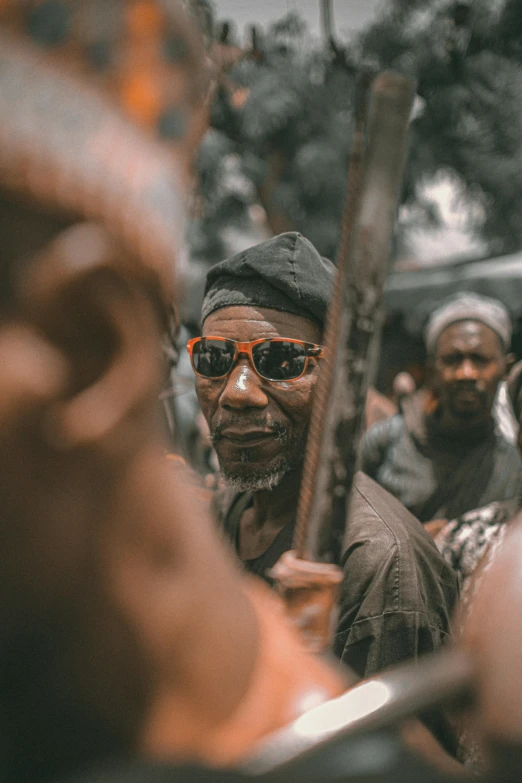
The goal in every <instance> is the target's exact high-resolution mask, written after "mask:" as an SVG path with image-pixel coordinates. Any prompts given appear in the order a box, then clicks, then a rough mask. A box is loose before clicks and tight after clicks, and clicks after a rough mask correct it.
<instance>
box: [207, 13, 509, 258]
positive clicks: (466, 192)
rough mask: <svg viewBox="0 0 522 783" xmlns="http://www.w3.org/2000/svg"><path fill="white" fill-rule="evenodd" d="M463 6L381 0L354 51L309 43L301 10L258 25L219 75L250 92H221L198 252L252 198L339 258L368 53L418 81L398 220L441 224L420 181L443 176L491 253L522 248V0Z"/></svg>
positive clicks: (280, 225)
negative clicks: (237, 95)
mask: <svg viewBox="0 0 522 783" xmlns="http://www.w3.org/2000/svg"><path fill="white" fill-rule="evenodd" d="M465 5H466V4H465V3H455V1H454V0H388V2H387V3H386V4H385V5H384V11H383V13H382V16H381V18H379V19H377V20H376V22H375V23H374V24H372V26H371V27H370V28H369V29H367V30H366V31H365V32H364V34H363V35H362V36H361V38H360V40H359V41H357V42H353V43H352V45H351V47H352V48H351V49H350V48H348V47H344V49H339V48H337V49H336V48H332V49H327V48H326V47H325V45H324V44H321V43H320V42H315V43H314V42H311V41H310V38H309V36H308V33H307V30H306V27H305V26H304V24H303V22H302V21H301V20H300V19H299V17H298V16H296V15H295V14H290V15H287V16H286V17H284V18H283V19H282V20H280V21H279V22H277V23H276V24H275V25H273V26H272V27H271V28H270V29H269V30H267V31H266V33H265V34H264V35H259V36H258V39H259V41H260V44H259V51H256V52H253V53H252V54H251V55H250V56H249V55H247V56H245V57H244V58H243V59H242V60H241V61H240V62H239V63H238V64H237V65H236V66H235V68H234V69H233V70H232V72H231V73H229V74H227V80H228V82H227V83H228V85H230V84H232V85H235V86H236V88H237V89H239V90H243V91H245V92H244V95H245V96H248V97H247V98H246V100H245V101H243V102H239V104H238V103H236V102H234V100H233V96H232V95H231V90H230V88H229V87H228V88H223V89H221V90H220V91H219V92H218V95H217V97H216V100H215V103H214V106H213V109H212V125H213V130H212V131H211V132H210V133H209V136H208V137H207V139H205V141H204V143H203V145H202V148H201V151H200V157H199V161H198V173H199V175H200V186H201V202H202V203H201V205H200V211H199V214H198V230H197V231H196V235H197V237H198V241H197V243H196V245H197V247H198V253H199V255H201V256H207V257H208V258H213V259H215V257H216V253H219V250H220V249H223V243H222V239H221V237H222V234H223V230H224V228H226V227H228V226H230V225H231V224H234V223H235V224H237V223H243V224H244V223H245V221H246V220H247V215H248V207H249V206H250V205H251V204H252V203H255V202H258V203H261V204H262V205H263V207H264V208H265V211H266V214H267V218H268V222H269V225H270V226H271V228H272V230H273V231H279V230H284V229H285V228H293V229H296V230H299V231H302V233H304V234H305V235H306V236H308V237H309V238H310V239H311V240H312V242H314V243H315V244H316V246H317V247H318V249H319V251H320V252H321V253H322V254H324V255H327V256H329V257H332V258H334V257H335V254H336V248H337V244H338V240H339V226H340V218H341V212H342V207H343V203H344V199H345V188H346V174H347V165H348V157H349V153H350V146H351V137H352V132H353V103H354V94H355V86H356V76H357V71H358V69H359V68H360V67H361V64H362V63H363V62H367V61H370V62H372V63H373V62H375V63H378V65H379V66H380V67H381V68H394V69H396V70H399V71H402V72H404V73H406V74H407V75H409V76H411V77H413V78H415V79H416V80H417V84H418V94H419V95H420V96H421V98H422V102H423V110H422V112H421V113H420V115H419V116H418V117H417V118H416V119H415V120H414V122H413V123H412V128H411V136H410V144H409V154H408V161H407V168H406V175H405V183H404V189H403V196H402V197H403V203H404V204H406V205H407V206H408V207H409V209H408V210H407V217H406V218H405V223H404V226H403V228H404V231H405V232H407V231H408V230H409V229H410V228H412V227H413V228H414V227H418V226H424V227H426V226H434V225H435V224H436V223H437V220H438V210H437V208H436V205H435V204H434V203H433V202H430V201H429V200H428V199H427V197H426V193H425V188H424V186H425V185H426V184H428V183H430V182H431V181H436V180H437V179H440V176H441V174H444V173H446V174H447V175H448V176H450V177H451V179H452V180H453V181H454V182H456V183H457V184H458V187H459V190H460V191H461V193H462V200H463V203H464V204H465V205H466V206H467V207H468V208H469V215H470V225H471V227H472V229H473V230H474V231H475V233H476V235H477V236H480V237H482V238H483V239H485V240H486V241H487V242H488V243H489V246H490V249H491V251H492V252H496V253H501V252H506V251H510V250H513V249H515V248H519V247H521V246H522V204H521V200H522V195H521V194H522V107H521V101H520V98H519V96H520V95H521V94H522V44H521V41H522V11H521V7H522V3H520V0H495V1H494V0H474V2H473V3H472V4H470V5H469V12H468V10H467V9H466V7H465ZM459 14H460V16H459ZM463 20H464V21H463ZM230 159H233V161H234V162H235V164H234V165H235V167H236V168H235V175H234V176H233V177H231V176H230V166H228V169H227V163H226V162H227V160H228V161H230ZM238 178H239V180H241V185H240V186H238V181H239V180H238ZM245 183H247V184H245ZM402 240H403V242H404V237H403V238H402Z"/></svg>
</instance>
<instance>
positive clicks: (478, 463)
mask: <svg viewBox="0 0 522 783" xmlns="http://www.w3.org/2000/svg"><path fill="white" fill-rule="evenodd" d="M422 402H423V395H422V393H421V392H419V393H417V394H416V395H414V396H413V398H412V399H411V400H409V401H408V403H407V404H405V406H404V411H403V413H402V414H398V415H396V416H392V417H391V418H390V419H387V420H385V421H379V422H377V424H375V425H374V426H373V427H371V429H369V430H368V432H366V434H365V436H364V438H363V440H362V443H361V469H362V470H364V472H365V473H367V474H368V475H369V476H371V477H372V478H373V479H375V481H377V482H378V483H379V484H380V485H381V486H382V487H384V488H385V489H387V490H388V492H391V493H392V495H395V497H396V498H398V499H399V500H400V502H401V503H402V504H403V505H404V506H406V508H408V509H409V510H410V511H411V512H412V513H413V514H415V516H416V517H417V519H420V521H421V522H428V521H430V520H431V519H454V518H455V517H458V516H460V515H461V514H464V513H466V512H467V511H470V510H471V509H474V508H480V507H481V506H485V505H486V504H488V503H491V502H492V501H495V500H498V501H504V500H511V499H512V498H515V497H518V496H519V495H520V494H521V491H522V460H521V458H520V455H519V453H518V450H517V448H516V446H515V445H514V444H512V443H509V442H508V441H507V440H506V439H505V437H504V436H503V435H502V434H501V433H500V432H498V431H496V430H495V428H494V423H493V421H492V422H491V427H490V428H489V429H488V430H487V431H485V432H484V433H483V434H480V435H479V436H478V437H476V438H475V440H470V439H469V438H468V439H465V438H464V436H463V435H462V434H461V435H459V434H458V433H453V436H452V437H451V435H452V433H447V434H444V433H441V432H439V431H438V429H437V420H436V417H432V416H427V415H425V414H424V411H423V410H422Z"/></svg>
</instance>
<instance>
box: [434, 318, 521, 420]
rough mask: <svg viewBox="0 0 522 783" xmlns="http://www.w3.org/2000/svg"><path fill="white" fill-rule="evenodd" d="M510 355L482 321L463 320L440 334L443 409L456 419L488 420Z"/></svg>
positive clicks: (438, 364)
mask: <svg viewBox="0 0 522 783" xmlns="http://www.w3.org/2000/svg"><path fill="white" fill-rule="evenodd" d="M505 372H506V357H505V354H504V351H503V350H502V346H501V343H500V339H499V337H498V335H497V334H496V333H495V332H494V331H493V330H492V329H490V328H489V326H486V325H485V324H482V323H479V322H478V321H460V322H458V323H455V324H451V325H450V326H448V327H447V328H446V329H445V330H444V331H443V332H442V334H441V336H440V337H439V340H438V343H437V348H436V354H435V378H434V386H435V390H436V391H437V392H438V393H439V395H440V402H441V406H442V409H443V412H445V413H448V414H450V416H451V417H452V418H453V419H454V420H455V421H456V422H462V423H464V422H466V421H480V420H486V419H487V418H489V417H490V415H491V408H492V405H493V401H494V399H495V394H496V392H497V387H498V384H499V382H500V381H501V380H502V378H503V377H504V375H505Z"/></svg>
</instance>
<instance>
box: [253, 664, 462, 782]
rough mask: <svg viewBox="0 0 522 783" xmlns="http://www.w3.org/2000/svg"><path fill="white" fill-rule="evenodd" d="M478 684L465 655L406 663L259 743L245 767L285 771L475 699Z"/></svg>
mask: <svg viewBox="0 0 522 783" xmlns="http://www.w3.org/2000/svg"><path fill="white" fill-rule="evenodd" d="M472 686H473V668H472V664H471V661H470V659H469V657H468V656H467V655H466V654H465V653H464V652H462V651H458V650H452V651H451V652H445V653H444V654H440V653H439V654H433V655H431V656H426V657H425V658H422V659H420V660H419V661H417V662H415V663H411V662H410V663H407V664H402V665H401V666H398V667H397V668H395V669H393V670H391V671H389V672H386V673H384V674H381V675H378V676H377V677H372V678H371V679H369V680H365V681H364V682H362V683H360V684H359V685H356V686H355V687H354V688H352V689H351V690H349V691H347V692H346V693H345V694H343V695H342V696H339V697H338V698H336V699H332V700H330V701H327V702H324V703H323V704H321V705H319V706H318V707H315V708H314V709H312V710H310V711H309V712H306V713H304V714H303V715H302V716H301V717H300V718H298V719H297V720H295V721H294V722H293V723H292V724H290V725H289V726H288V727H286V728H285V729H283V730H281V731H279V732H277V733H275V734H273V735H272V736H271V737H270V738H269V739H268V740H266V741H265V742H263V743H262V744H260V745H258V746H257V748H256V750H255V753H254V754H253V755H252V756H250V758H249V759H248V760H247V761H246V762H245V763H244V765H243V769H244V770H245V771H246V772H248V773H249V774H252V775H260V774H264V773H266V772H270V771H272V770H276V769H277V770H278V771H280V770H281V769H282V768H284V767H285V765H286V764H290V763H293V762H295V761H297V760H302V759H304V758H306V757H307V756H309V755H312V754H313V753H315V751H316V750H318V749H319V748H322V749H324V748H325V747H326V746H328V745H333V744H334V743H337V742H338V741H339V740H340V739H346V740H348V739H351V738H352V737H355V736H357V735H359V734H362V733H365V734H367V733H369V732H371V731H377V730H379V729H383V728H385V727H388V726H393V725H395V724H396V723H397V722H400V721H402V720H405V719H407V718H410V717H412V716H414V715H415V714H416V713H418V712H420V711H422V710H425V709H428V708H431V707H434V706H437V705H440V704H442V703H448V702H451V701H456V700H457V699H459V698H460V699H462V698H468V699H469V698H470V696H471V694H472Z"/></svg>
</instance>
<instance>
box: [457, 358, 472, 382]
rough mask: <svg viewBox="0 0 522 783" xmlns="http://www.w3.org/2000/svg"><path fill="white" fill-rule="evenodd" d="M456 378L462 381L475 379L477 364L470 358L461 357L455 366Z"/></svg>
mask: <svg viewBox="0 0 522 783" xmlns="http://www.w3.org/2000/svg"><path fill="white" fill-rule="evenodd" d="M457 378H458V379H459V380H463V381H474V380H476V379H477V366H476V364H475V363H474V362H472V361H471V359H463V360H462V361H461V363H460V364H459V366H458V368H457Z"/></svg>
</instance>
